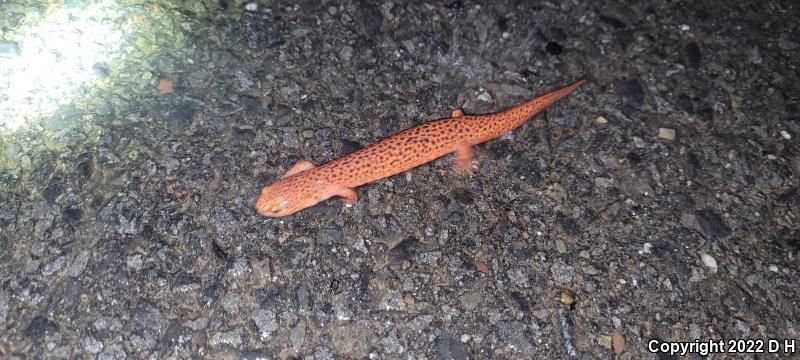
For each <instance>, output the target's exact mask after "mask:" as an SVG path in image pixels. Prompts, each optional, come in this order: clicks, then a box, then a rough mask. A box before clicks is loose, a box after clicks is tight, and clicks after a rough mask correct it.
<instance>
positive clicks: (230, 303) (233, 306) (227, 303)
mask: <svg viewBox="0 0 800 360" xmlns="http://www.w3.org/2000/svg"><path fill="white" fill-rule="evenodd" d="M240 302H241V298H240V297H239V295H238V294H235V293H231V294H228V295H225V297H223V298H222V308H223V309H224V310H225V312H227V313H228V314H230V315H233V316H235V315H236V314H238V313H239V303H240Z"/></svg>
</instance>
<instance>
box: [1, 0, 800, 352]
mask: <svg viewBox="0 0 800 360" xmlns="http://www.w3.org/2000/svg"><path fill="white" fill-rule="evenodd" d="M201 3H202V4H205V5H202V6H201V5H196V6H197V7H196V8H191V9H184V10H182V11H178V9H175V8H173V7H172V5H170V6H165V7H161V8H160V9H161V11H162V12H160V13H159V14H162V15H159V16H166V17H170V16H173V15H170V14H172V13H173V12H174V17H175V19H179V20H180V21H186V22H187V23H190V24H191V26H188V25H187V26H176V27H174V28H173V27H170V28H169V29H166V30H164V31H173V32H186V33H185V35H187V36H186V37H185V38H184V40H185V41H186V44H187V45H186V46H185V49H191V54H188V53H182V54H179V55H180V56H175V54H159V53H157V52H156V53H154V55H153V56H150V57H143V58H141V59H138V60H136V61H133V60H131V62H133V63H144V64H147V65H148V66H147V68H148V69H150V71H154V72H157V73H159V74H163V75H162V77H163V78H168V79H171V80H172V81H173V82H174V89H173V90H172V92H169V93H163V94H159V95H158V97H156V98H149V97H147V96H151V95H152V92H153V91H154V90H152V89H150V90H148V91H150V93H147V95H143V96H142V97H141V98H136V97H131V98H129V99H130V100H129V101H128V100H126V101H125V102H121V101H120V100H119V99H116V98H115V99H114V100H109V101H112V102H113V108H114V109H113V111H110V110H109V109H108V107H109V105H108V104H103V103H101V104H100V105H98V106H99V109H98V110H97V111H96V114H99V115H98V116H97V120H98V124H97V125H96V126H92V127H91V129H93V130H92V132H91V133H87V134H83V133H74V132H65V131H63V126H62V125H63V124H62V123H61V122H59V121H62V120H63V119H62V120H59V119H61V118H54V119H55V120H53V121H56V120H58V121H56V122H57V123H58V124H60V126H58V129H57V131H60V133H62V134H72V135H69V136H71V137H70V139H76V140H75V144H77V145H75V146H74V151H64V150H63V149H61V148H57V149H56V150H57V151H59V152H61V153H60V154H59V155H58V156H55V157H52V158H50V157H47V156H42V155H37V154H35V153H34V152H33V151H32V150H31V149H34V148H35V147H36V146H44V145H43V143H44V142H43V141H42V140H37V138H36V137H35V136H34V137H32V138H31V139H32V140H30V141H23V140H19V141H17V142H9V143H4V144H0V145H2V146H3V148H2V149H0V150H1V151H2V156H3V157H4V161H3V166H2V167H0V185H2V186H1V187H2V189H4V191H2V192H0V249H2V251H0V357H4V358H5V357H34V358H40V357H47V358H103V359H119V358H125V357H127V358H199V357H211V358H282V359H293V358H306V359H338V358H414V359H434V358H440V359H464V358H474V359H478V358H510V359H523V358H531V357H532V356H533V357H536V358H582V357H586V358H609V357H612V356H614V354H615V352H619V351H620V347H619V346H620V345H619V344H620V343H621V344H623V345H622V346H623V347H624V349H623V351H622V352H621V354H620V357H621V358H627V359H639V358H657V356H656V355H654V354H650V353H648V352H647V347H646V346H647V343H648V341H650V340H651V339H659V340H663V341H692V340H694V339H710V338H714V339H735V338H751V339H768V338H790V339H800V334H799V333H798V332H799V331H800V329H798V326H799V322H800V313H798V309H797V307H796V306H795V305H796V302H797V299H798V298H800V294H799V293H798V289H799V287H798V285H797V278H798V269H797V264H798V258H797V252H798V249H800V241H799V240H798V239H800V231H799V230H798V229H800V225H798V224H799V223H800V210H798V209H800V192H798V190H797V188H798V182H799V181H800V178H799V176H800V145H799V144H800V143H798V141H800V140H798V138H800V117H798V106H797V96H798V95H797V94H799V93H800V89H798V85H797V82H796V81H794V79H797V78H798V74H797V66H796V59H797V51H798V42H797V40H796V36H795V34H797V33H800V29H798V25H797V22H796V21H795V20H796V17H797V16H798V15H800V9H799V8H798V5H796V4H794V3H792V2H779V1H762V2H755V1H745V2H738V3H736V4H729V5H722V4H720V3H719V2H715V1H700V2H691V3H680V4H679V3H673V4H667V3H662V2H652V3H646V2H644V3H642V2H639V3H635V4H634V3H631V4H627V5H625V6H621V5H620V6H617V5H601V4H600V3H594V2H581V4H577V5H576V4H575V3H573V2H565V3H563V4H557V3H542V4H540V5H534V4H527V3H526V2H515V3H513V4H512V3H501V4H497V5H493V6H487V5H479V4H478V3H476V2H472V1H445V2H434V3H424V4H423V3H414V2H369V1H350V0H345V1H338V2H331V1H307V2H306V1H300V2H294V3H280V2H277V3H271V5H268V6H265V5H259V6H256V5H255V4H246V3H243V2H227V1H226V2H197V4H201ZM203 6H206V7H205V8H204V7H203ZM211 9H213V10H214V11H211ZM0 16H3V15H0ZM154 16H155V15H154ZM201 20H202V21H201ZM180 21H178V25H180ZM168 23H169V22H165V24H168ZM197 24H202V26H198V25H197ZM189 30H192V31H191V32H189ZM190 33H191V36H189V35H190ZM182 34H183V33H182ZM18 51H19V49H18V46H17V44H16V43H15V42H13V41H5V40H3V41H0V57H4V56H16V55H15V54H17V52H18ZM154 51H155V50H154ZM185 51H187V52H189V50H185ZM164 59H169V60H164ZM185 59H191V61H186V60H185ZM793 64H794V65H793ZM100 70H103V69H102V66H101V68H100V69H99V70H98V71H100ZM578 78H585V79H587V80H588V83H587V84H586V85H584V87H583V88H581V89H580V90H579V91H577V92H575V93H574V94H573V95H571V96H570V97H568V98H566V99H564V100H562V101H561V102H560V103H558V104H557V105H556V106H554V107H553V108H552V109H550V110H548V111H546V112H545V113H543V114H541V115H539V116H538V117H537V118H536V119H535V120H533V121H531V122H529V123H528V124H527V125H525V126H523V127H521V128H520V129H518V130H516V131H515V132H513V133H512V134H511V135H508V136H505V137H503V138H501V139H496V140H493V141H491V142H489V143H486V144H483V145H480V146H479V147H478V149H477V160H478V163H479V171H478V172H477V173H476V174H475V175H473V176H460V175H456V174H454V173H453V172H452V171H451V170H450V167H451V164H452V160H451V159H450V158H447V157H446V158H443V159H441V160H437V161H434V162H432V163H430V164H427V165H423V166H421V167H419V168H417V169H414V170H412V171H410V172H409V173H407V174H401V175H398V176H394V177H392V178H389V179H385V180H381V181H378V182H375V183H372V184H369V185H365V186H363V187H361V188H359V189H358V192H359V195H360V197H361V199H360V201H359V202H358V203H357V204H355V205H354V206H352V207H345V206H343V205H342V204H341V202H339V201H338V200H330V201H327V202H325V203H322V204H320V205H318V206H315V207H313V208H309V209H307V210H305V211H302V212H300V213H297V214H294V215H291V216H288V217H285V218H281V219H267V218H263V217H260V216H259V215H257V214H256V213H255V211H254V208H253V205H254V203H255V199H256V197H257V195H258V192H259V189H260V188H261V187H262V186H264V185H266V184H267V183H269V182H271V181H272V180H274V179H276V178H277V177H279V176H280V175H281V174H283V173H284V172H285V171H286V170H287V169H288V168H289V167H290V166H291V165H292V164H293V163H294V162H296V161H298V160H301V159H308V160H310V161H312V162H314V163H322V162H325V161H327V160H331V159H333V158H335V157H337V156H341V155H344V154H345V153H347V152H349V151H352V150H353V149H356V148H358V147H361V146H364V145H366V144H369V143H371V142H373V141H376V140H378V139H380V138H382V137H384V136H386V135H390V134H391V133H393V132H395V131H399V130H402V129H404V128H407V127H410V126H413V125H416V124H418V123H420V122H422V121H424V120H430V119H435V118H440V117H445V116H449V114H450V111H451V110H452V109H453V108H464V109H465V111H466V112H467V113H484V112H492V111H496V110H500V109H503V108H505V107H507V106H510V105H513V104H516V103H518V102H520V101H522V100H525V99H527V98H530V97H533V96H535V95H536V94H540V93H543V92H545V91H548V90H551V89H554V88H557V87H559V86H562V85H565V84H567V83H570V82H571V81H573V80H575V79H578ZM137 79H139V78H137ZM151 80H152V81H150V83H152V85H153V89H155V84H156V83H158V81H157V80H158V79H157V78H153V79H151ZM138 86H139V84H136V86H133V85H132V88H131V89H129V90H131V91H134V92H135V91H141V89H139V88H138ZM120 91H121V92H125V91H127V90H126V89H121V90H120ZM136 99H143V100H141V101H140V102H137V101H136ZM148 99H149V100H148ZM124 106H129V107H131V108H124ZM101 115H102V116H101ZM70 116H74V115H70ZM63 121H66V120H63ZM51 125H52V126H55V125H53V124H50V125H48V126H51ZM665 130H669V131H665ZM78 131H82V130H78ZM64 136H66V135H64ZM87 139H96V141H97V143H95V144H91V146H89V145H87V143H86V141H87ZM56 150H53V151H56ZM620 335H621V336H622V337H623V338H624V341H623V342H620V340H619V338H620Z"/></svg>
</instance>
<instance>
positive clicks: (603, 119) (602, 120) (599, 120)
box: [594, 115, 608, 125]
mask: <svg viewBox="0 0 800 360" xmlns="http://www.w3.org/2000/svg"><path fill="white" fill-rule="evenodd" d="M594 122H596V123H598V124H600V125H604V124H608V119H606V117H605V116H602V115H601V116H598V117H597V118H596V119H594Z"/></svg>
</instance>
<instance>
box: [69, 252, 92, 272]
mask: <svg viewBox="0 0 800 360" xmlns="http://www.w3.org/2000/svg"><path fill="white" fill-rule="evenodd" d="M88 263H89V252H88V251H87V250H81V252H79V253H78V256H76V257H75V260H73V261H72V265H70V266H69V269H68V270H67V273H68V274H69V276H71V277H78V276H80V275H81V273H83V270H84V269H86V265H87V264H88Z"/></svg>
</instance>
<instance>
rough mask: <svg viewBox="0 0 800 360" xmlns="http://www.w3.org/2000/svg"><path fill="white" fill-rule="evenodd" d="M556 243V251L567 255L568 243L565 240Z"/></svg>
mask: <svg viewBox="0 0 800 360" xmlns="http://www.w3.org/2000/svg"><path fill="white" fill-rule="evenodd" d="M555 243H556V250H558V252H559V253H561V254H566V253H567V243H565V242H564V240H561V239H556V241H555Z"/></svg>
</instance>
